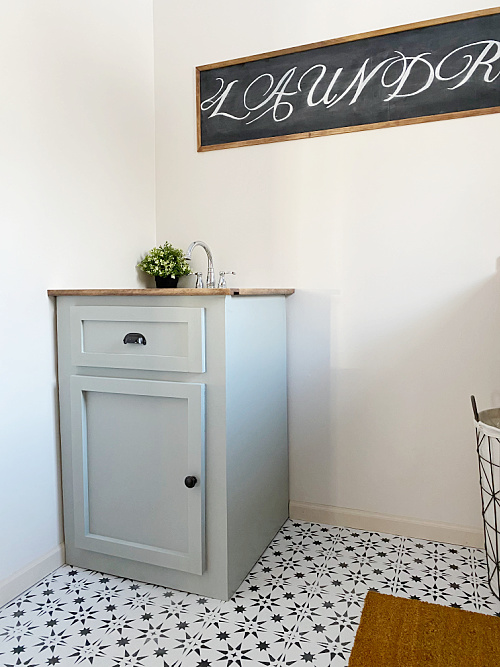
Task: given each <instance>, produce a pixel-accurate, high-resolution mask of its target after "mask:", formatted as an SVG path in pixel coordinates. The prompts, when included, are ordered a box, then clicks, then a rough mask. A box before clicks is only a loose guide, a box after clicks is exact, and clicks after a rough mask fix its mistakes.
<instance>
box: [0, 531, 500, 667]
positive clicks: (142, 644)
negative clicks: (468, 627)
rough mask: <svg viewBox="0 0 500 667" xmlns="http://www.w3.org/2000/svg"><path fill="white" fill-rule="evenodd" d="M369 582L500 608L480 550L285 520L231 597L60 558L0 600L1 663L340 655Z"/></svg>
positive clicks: (326, 658) (286, 660) (336, 665)
mask: <svg viewBox="0 0 500 667" xmlns="http://www.w3.org/2000/svg"><path fill="white" fill-rule="evenodd" d="M370 589H375V590H378V591H380V592H382V593H391V594H393V595H399V596H402V597H415V598H419V599H421V600H427V601H429V602H435V603H438V604H443V605H448V606H454V607H460V608H462V609H469V610H471V611H478V612H481V613H484V614H491V615H497V616H500V602H499V601H498V600H497V599H496V598H495V597H494V596H493V595H492V593H491V592H490V589H489V588H488V585H487V580H486V565H485V559H484V553H483V552H482V551H481V550H478V549H472V548H466V547H453V546H450V545H445V544H439V543H436V542H427V541H424V540H415V539H409V538H404V537H395V536H392V535H383V534H380V533H370V532H365V531H359V530H352V529H348V528H335V527H331V526H322V525H319V524H311V523H305V522H298V521H288V522H287V523H286V524H285V525H284V527H283V528H282V529H281V531H280V532H279V533H278V535H277V536H276V538H275V539H274V541H273V542H272V544H271V545H270V547H269V548H268V549H267V551H266V552H265V553H264V554H263V556H262V557H261V558H260V560H259V562H258V563H257V564H256V566H255V567H254V568H253V570H252V572H251V573H250V574H249V575H248V577H247V578H246V579H245V581H244V582H243V584H242V585H241V587H240V588H239V590H238V591H237V593H236V594H235V595H234V597H233V598H232V599H231V600H230V601H229V602H221V601H219V600H213V599H209V598H204V597H201V596H199V595H193V594H189V593H181V592H178V591H174V590H169V589H165V588H162V587H160V586H153V585H150V584H144V583H138V582H134V581H130V580H128V579H122V578H120V577H114V576H110V575H103V574H100V573H98V572H91V571H89V570H83V569H80V568H76V567H70V566H67V565H65V566H63V567H61V568H59V569H58V570H56V572H54V573H53V574H51V575H49V576H48V577H46V578H45V579H44V580H43V581H41V582H39V583H38V584H36V585H35V586H33V587H32V588H31V589H30V590H28V591H26V592H25V593H23V594H22V595H21V596H20V597H18V598H17V599H16V600H14V601H13V602H11V603H9V604H8V605H6V606H4V607H2V608H1V609H0V665H2V667H14V666H15V667H17V666H26V667H28V666H29V667H39V666H42V665H61V666H63V667H66V666H68V667H69V666H73V665H82V666H87V665H92V666H95V667H125V666H130V667H215V666H217V665H218V666H220V667H229V666H230V665H233V666H234V667H243V666H244V665H248V666H249V667H250V666H252V665H256V666H258V665H269V666H273V667H278V666H279V667H281V666H292V665H297V666H301V665H307V664H310V665H313V666H316V667H323V666H325V667H326V666H327V665H328V667H342V666H344V667H345V666H346V665H347V663H348V661H349V653H350V650H351V647H352V644H353V642H354V636H355V634H356V629H357V626H358V623H359V619H360V616H361V610H362V607H363V602H364V598H365V595H366V593H367V591H368V590H370Z"/></svg>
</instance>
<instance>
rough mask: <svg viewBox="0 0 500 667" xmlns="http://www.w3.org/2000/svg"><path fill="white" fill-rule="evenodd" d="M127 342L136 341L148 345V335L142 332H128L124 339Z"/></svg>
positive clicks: (138, 343) (137, 343)
mask: <svg viewBox="0 0 500 667" xmlns="http://www.w3.org/2000/svg"><path fill="white" fill-rule="evenodd" d="M123 342H124V343H125V344H127V343H135V344H136V345H146V336H144V335H143V334H141V333H128V334H127V335H126V336H125V338H124V339H123Z"/></svg>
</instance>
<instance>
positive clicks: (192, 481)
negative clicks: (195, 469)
mask: <svg viewBox="0 0 500 667" xmlns="http://www.w3.org/2000/svg"><path fill="white" fill-rule="evenodd" d="M197 483H198V480H197V479H196V477H193V476H192V475H189V476H188V477H186V479H185V480H184V484H185V485H186V486H187V488H188V489H192V488H193V487H194V486H196V484H197Z"/></svg>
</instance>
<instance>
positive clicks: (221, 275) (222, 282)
mask: <svg viewBox="0 0 500 667" xmlns="http://www.w3.org/2000/svg"><path fill="white" fill-rule="evenodd" d="M235 275H236V271H219V282H218V284H217V287H218V288H219V289H223V288H224V287H227V282H226V276H235Z"/></svg>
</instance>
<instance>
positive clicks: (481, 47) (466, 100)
mask: <svg viewBox="0 0 500 667" xmlns="http://www.w3.org/2000/svg"><path fill="white" fill-rule="evenodd" d="M196 69H197V120H198V150H199V151H207V150H216V149H220V148H231V147H235V146H244V145H250V144H257V143H269V142H271V141H285V140H289V139H301V138H305V137H313V136H320V135H325V134H337V133H340V132H353V131H357V130H366V129H373V128H378V127H387V126H393V125H403V124H408V123H421V122H427V121H433V120H443V119H449V118H457V117H461V116H469V115H478V114H487V113H497V112H499V111H500V8H498V7H497V8H495V9H489V10H482V11H477V12H472V13H470V14H461V15H458V16H450V17H447V18H443V19H437V20H433V21H425V22H423V23H416V24H411V25H406V26H399V27H397V28H390V29H387V30H380V31H377V32H371V33H365V34H361V35H352V36H350V37H344V38H341V39H335V40H332V41H329V42H320V43H317V44H309V45H307V46H300V47H296V48H293V49H286V50H283V51H275V52H272V53H264V54H261V55H257V56H251V57H248V58H241V59H238V60H232V61H227V62H222V63H214V64H212V65H205V66H203V67H197V68H196Z"/></svg>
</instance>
